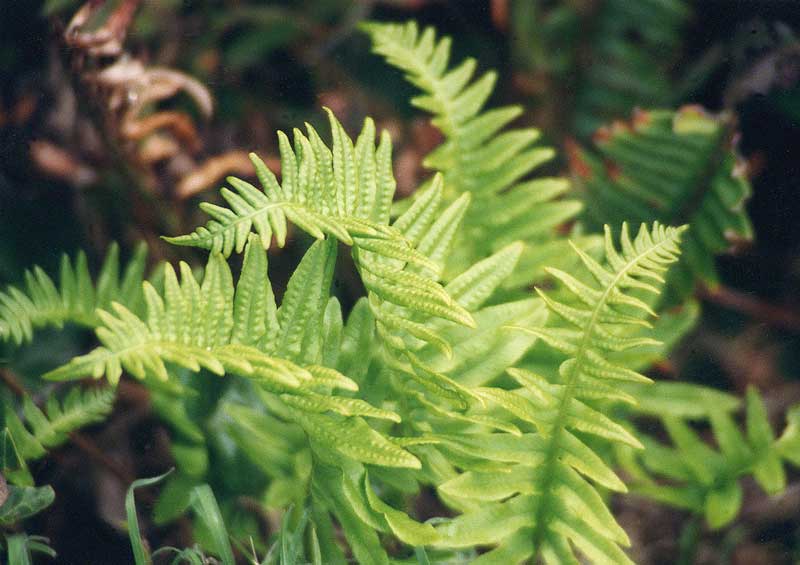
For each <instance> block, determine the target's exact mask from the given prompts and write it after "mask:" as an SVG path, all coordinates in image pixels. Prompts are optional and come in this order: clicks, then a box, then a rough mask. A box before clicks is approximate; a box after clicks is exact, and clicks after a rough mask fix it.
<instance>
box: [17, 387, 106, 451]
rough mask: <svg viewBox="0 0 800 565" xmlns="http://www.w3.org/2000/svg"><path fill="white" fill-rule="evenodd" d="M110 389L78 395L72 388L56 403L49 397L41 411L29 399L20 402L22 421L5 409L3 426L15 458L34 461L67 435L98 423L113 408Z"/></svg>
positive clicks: (59, 443)
mask: <svg viewBox="0 0 800 565" xmlns="http://www.w3.org/2000/svg"><path fill="white" fill-rule="evenodd" d="M114 398H115V391H114V389H113V388H101V389H89V390H86V391H83V392H82V391H81V390H80V389H79V388H72V389H71V390H70V391H69V393H68V394H67V396H66V397H64V399H63V400H62V401H61V402H59V401H58V400H57V399H56V398H55V397H50V398H49V399H48V401H47V405H46V406H45V409H44V411H42V410H41V409H39V408H38V407H37V406H36V405H35V404H34V403H33V401H32V400H31V399H30V397H28V396H25V397H24V398H23V400H22V415H23V418H24V422H25V423H23V420H22V419H20V417H19V416H17V414H16V413H15V412H14V410H13V409H12V408H11V407H10V406H6V407H5V426H6V429H7V430H8V431H9V433H10V434H11V438H12V439H13V442H14V446H15V448H16V450H17V453H18V455H19V457H20V458H21V459H22V460H24V461H30V460H34V459H38V458H40V457H42V456H44V454H45V453H46V451H47V450H48V449H52V448H54V447H58V446H59V445H61V444H62V443H64V442H65V441H67V439H68V436H69V434H70V433H71V432H74V431H75V430H78V429H79V428H82V427H83V426H86V425H88V424H93V423H95V422H100V421H102V420H104V419H105V417H106V416H108V414H109V413H110V412H111V409H112V407H113V405H114Z"/></svg>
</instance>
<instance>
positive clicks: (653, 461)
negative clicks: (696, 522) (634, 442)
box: [619, 388, 800, 529]
mask: <svg viewBox="0 0 800 565" xmlns="http://www.w3.org/2000/svg"><path fill="white" fill-rule="evenodd" d="M707 414H708V418H709V421H710V423H711V430H712V432H713V434H714V439H715V443H716V445H717V446H718V449H714V448H712V447H711V446H710V445H708V444H707V443H706V442H705V441H703V440H702V439H701V438H700V437H698V435H697V433H696V432H695V431H694V430H693V429H692V428H691V427H690V426H689V425H688V424H687V423H685V421H684V420H683V419H682V418H680V417H677V416H673V415H667V416H663V415H662V420H663V422H664V426H665V428H666V431H667V433H668V434H669V438H670V440H671V442H672V445H671V446H666V445H663V444H662V443H660V442H658V441H657V440H655V439H652V438H650V437H648V436H644V435H642V437H641V439H642V442H643V443H644V444H645V447H646V449H645V450H644V451H642V452H641V453H640V454H634V453H631V452H628V451H626V450H622V449H621V450H619V454H620V456H621V457H620V460H621V462H622V465H623V467H624V468H625V470H626V471H628V472H629V474H630V475H631V477H632V478H633V480H632V482H631V489H632V491H633V492H634V493H637V494H640V495H643V496H646V497H649V498H652V499H655V500H657V501H659V502H661V503H664V504H669V505H671V506H677V507H679V508H684V509H687V510H690V511H692V512H694V513H696V514H698V515H704V516H705V518H706V522H707V523H708V525H709V526H710V527H711V528H714V529H716V528H721V527H723V526H725V525H727V524H729V523H730V522H731V521H732V520H734V519H735V518H736V516H737V515H738V513H739V509H740V508H741V504H742V488H741V486H740V480H741V479H742V478H744V477H745V476H748V475H752V476H753V477H754V479H755V481H756V482H757V483H758V484H759V485H760V486H761V488H762V489H763V490H764V491H765V492H766V493H767V494H769V495H776V494H779V493H781V492H783V490H784V488H785V486H786V471H785V470H784V461H786V462H789V463H792V464H793V465H795V466H798V465H800V457H798V453H800V451H798V449H797V447H798V446H800V442H798V438H799V437H800V436H798V430H797V421H798V420H797V419H798V414H800V408H797V407H796V408H794V409H793V410H790V412H789V415H788V420H789V425H788V426H787V427H786V430H785V431H784V433H783V435H782V436H781V437H780V438H776V437H775V435H774V432H773V430H772V426H771V425H770V423H769V420H768V418H767V411H766V408H765V406H764V403H763V402H762V400H761V398H760V396H759V395H758V393H757V392H756V391H755V389H753V388H750V389H749V390H748V391H747V398H746V410H745V416H746V417H745V426H744V427H745V430H744V433H742V432H741V431H740V430H739V426H738V425H737V424H736V422H735V421H734V419H733V415H732V414H731V413H730V411H729V410H726V407H725V405H724V404H723V405H722V406H719V405H713V406H712V405H709V406H708V407H707Z"/></svg>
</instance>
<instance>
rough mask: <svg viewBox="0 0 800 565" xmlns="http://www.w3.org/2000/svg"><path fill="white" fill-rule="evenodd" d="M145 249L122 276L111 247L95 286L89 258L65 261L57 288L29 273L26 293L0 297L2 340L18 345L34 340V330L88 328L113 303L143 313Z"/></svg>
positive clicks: (39, 272) (81, 256) (41, 275)
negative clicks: (67, 326) (49, 327)
mask: <svg viewBox="0 0 800 565" xmlns="http://www.w3.org/2000/svg"><path fill="white" fill-rule="evenodd" d="M146 258H147V247H146V246H145V245H144V244H141V245H139V246H138V247H137V248H136V250H135V251H134V254H133V257H132V258H131V260H130V261H129V262H128V264H127V266H126V267H125V270H124V271H123V272H120V265H119V247H118V246H117V245H116V244H113V245H112V246H111V247H110V248H109V249H108V252H107V254H106V258H105V261H104V262H103V266H102V267H101V269H100V274H99V275H98V277H97V283H96V284H95V283H93V282H92V277H91V275H90V274H89V267H88V263H87V260H86V254H84V253H83V252H81V253H79V254H78V256H77V258H76V259H75V260H74V261H72V260H70V259H69V257H67V255H63V256H62V257H61V272H60V277H59V283H58V286H56V283H55V282H54V281H53V279H51V278H50V277H49V276H48V275H47V274H46V273H45V272H44V271H43V270H42V269H41V268H39V267H34V268H33V269H32V270H30V271H26V272H25V288H24V290H23V289H20V288H17V287H15V286H9V287H7V288H6V289H4V290H2V291H0V340H6V341H9V340H10V341H13V342H14V343H15V344H17V345H20V344H22V343H24V342H27V341H30V340H31V339H32V338H33V332H34V330H36V329H39V328H43V327H46V326H54V327H56V328H61V327H62V326H63V325H64V324H65V323H74V324H78V325H81V326H86V327H90V328H94V327H96V326H97V325H98V324H99V323H100V320H99V318H98V317H97V314H96V309H97V308H101V309H105V308H108V307H109V306H110V304H111V302H112V301H115V302H120V303H122V304H125V305H127V306H128V308H130V309H131V310H133V311H137V312H138V311H139V310H140V309H141V307H142V305H143V302H142V280H143V275H144V269H145V261H146Z"/></svg>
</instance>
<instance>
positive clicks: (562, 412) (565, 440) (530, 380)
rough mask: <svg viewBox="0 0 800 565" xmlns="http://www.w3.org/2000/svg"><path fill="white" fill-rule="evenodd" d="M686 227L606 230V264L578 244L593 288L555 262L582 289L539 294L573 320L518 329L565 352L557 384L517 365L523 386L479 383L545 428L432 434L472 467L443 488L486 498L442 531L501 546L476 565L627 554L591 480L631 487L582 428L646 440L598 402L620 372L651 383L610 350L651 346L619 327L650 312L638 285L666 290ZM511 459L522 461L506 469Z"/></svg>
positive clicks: (611, 397) (620, 439)
mask: <svg viewBox="0 0 800 565" xmlns="http://www.w3.org/2000/svg"><path fill="white" fill-rule="evenodd" d="M684 229H685V228H667V227H664V226H661V225H659V224H655V225H654V226H653V227H652V230H648V228H647V227H646V226H644V225H643V226H642V227H641V229H640V230H639V233H638V235H637V237H636V238H635V239H634V240H631V238H630V237H629V235H628V228H627V225H624V226H623V228H622V236H621V247H622V249H621V251H618V250H617V248H616V247H615V246H614V243H613V241H612V239H611V235H610V230H608V229H607V230H606V264H605V265H604V264H601V263H599V262H598V261H596V260H595V259H593V258H591V257H590V256H589V255H587V254H586V253H584V252H583V251H582V250H580V249H579V248H577V247H576V248H575V251H576V253H577V254H578V255H579V257H580V259H581V261H582V262H583V264H584V265H585V266H586V268H587V270H588V271H589V273H591V275H592V277H593V278H594V279H595V280H596V284H595V285H590V284H586V283H584V282H581V281H579V280H578V279H577V278H575V277H573V276H572V275H569V274H567V273H564V272H561V271H557V270H553V271H552V274H553V276H554V277H555V278H556V279H558V280H560V281H561V282H562V283H563V284H564V285H565V287H566V288H567V289H568V290H569V291H570V292H571V293H572V294H574V296H575V298H576V304H574V305H567V304H564V303H561V302H558V301H556V300H554V299H552V298H550V297H549V296H548V295H547V294H545V293H543V292H541V291H539V295H540V296H541V298H542V300H544V302H545V304H546V306H547V308H548V309H549V310H550V311H551V312H552V313H553V314H555V315H556V316H558V317H560V318H562V319H563V320H564V321H565V322H567V323H568V325H570V326H573V327H574V328H575V329H561V328H536V327H533V328H530V327H529V328H525V327H520V328H518V329H520V330H522V331H524V332H526V333H529V334H532V335H535V336H536V337H538V338H540V339H541V340H543V341H544V342H545V343H547V344H548V345H549V346H550V347H553V348H555V349H557V350H558V351H560V352H562V353H563V354H565V355H566V356H567V359H566V360H565V361H564V362H563V363H562V365H561V370H560V376H559V378H558V380H557V382H552V383H551V382H549V381H547V380H546V379H544V378H541V377H538V376H537V375H535V374H533V373H531V372H529V371H524V370H519V369H510V370H509V373H510V374H511V375H512V376H513V377H514V378H515V379H516V380H517V381H518V382H519V383H520V384H521V385H522V388H520V389H516V390H503V389H497V388H479V389H476V390H475V391H474V392H476V393H477V394H479V395H481V396H482V397H483V398H484V399H485V401H486V402H487V403H490V404H493V405H496V406H497V407H499V408H501V409H502V410H503V411H505V412H507V413H508V414H510V415H513V416H514V417H515V418H516V419H517V421H521V422H524V423H528V424H529V425H532V426H533V427H534V428H535V429H536V430H537V433H535V434H525V435H523V440H524V441H520V440H512V437H513V436H511V435H508V436H501V435H497V434H491V435H475V436H472V438H471V439H467V438H465V437H463V436H462V437H458V436H453V435H450V436H443V435H441V434H437V435H434V436H433V439H436V440H437V441H439V442H441V443H442V444H443V445H445V446H446V448H447V449H448V453H451V452H454V453H456V454H460V457H458V458H457V459H455V460H456V461H460V463H459V465H460V466H461V467H462V468H463V469H464V470H465V471H466V472H464V473H462V474H460V475H458V476H456V477H455V478H453V479H451V480H449V481H447V482H445V483H444V484H443V485H441V486H440V487H439V490H440V492H442V493H443V494H445V495H447V496H449V497H455V499H456V500H459V499H466V500H470V499H471V500H483V501H485V503H484V504H483V505H481V506H480V508H478V509H475V510H472V511H469V512H467V513H465V514H464V515H462V516H460V517H458V518H456V519H454V520H453V521H452V522H450V523H448V524H447V525H444V526H442V527H441V528H440V531H441V532H442V535H443V542H442V544H443V545H448V546H455V547H460V546H462V545H471V544H499V547H498V548H497V549H495V550H493V551H491V552H489V553H487V554H485V555H484V556H481V558H480V559H479V560H478V562H479V563H499V562H502V559H506V558H507V557H508V556H509V555H512V556H513V558H514V559H515V560H521V559H526V558H529V557H531V556H533V555H539V556H541V557H542V558H544V560H545V561H546V562H548V563H565V562H568V563H575V562H577V561H576V558H575V557H574V556H573V548H575V550H577V551H578V552H580V553H582V554H583V555H585V556H586V557H587V558H588V559H589V560H590V561H592V562H594V563H608V564H617V563H630V560H629V559H628V557H627V556H626V555H625V553H624V552H623V551H622V550H621V549H620V546H626V545H628V544H629V541H628V537H627V535H626V534H625V532H624V531H623V530H622V529H621V528H620V527H619V526H618V525H617V523H616V521H615V520H614V518H613V516H612V515H611V513H610V511H609V510H608V508H607V507H606V505H605V503H604V502H603V500H602V498H601V497H600V495H599V493H598V492H597V491H596V489H595V487H594V486H592V484H591V483H590V482H589V480H591V481H593V482H594V483H596V484H598V485H601V486H603V487H605V488H608V489H611V490H615V491H625V485H624V484H623V483H622V481H621V480H620V479H619V478H618V477H617V475H616V474H615V473H614V472H613V471H612V470H611V469H610V468H609V467H608V466H607V465H606V463H605V462H604V461H603V460H602V459H601V458H600V457H599V456H598V455H597V454H596V453H595V452H594V451H593V450H592V449H591V448H590V447H589V446H588V445H587V444H586V443H584V442H583V441H582V440H581V439H580V437H579V434H588V435H591V436H595V437H597V438H600V439H603V440H607V441H609V442H611V443H614V444H617V443H619V444H622V445H627V446H630V447H633V448H640V447H641V444H640V443H639V441H638V440H637V439H636V438H635V437H634V436H633V435H632V434H631V433H630V432H629V431H628V430H626V429H625V428H624V427H623V426H621V425H619V424H618V423H616V422H614V421H613V420H611V419H610V418H608V417H607V416H605V415H604V414H603V413H602V412H601V411H599V410H597V409H595V408H593V407H592V404H593V403H595V402H596V401H598V400H604V401H618V400H619V399H620V395H619V394H618V393H616V391H615V390H614V388H613V386H612V384H613V383H614V382H615V381H620V380H621V381H634V382H638V381H646V380H647V379H646V378H645V377H643V376H641V375H639V374H638V373H635V372H634V371H632V370H630V369H627V368H625V367H622V366H618V365H615V364H613V363H611V362H609V361H608V360H607V357H608V353H609V352H612V351H618V350H625V349H628V348H633V347H637V346H639V345H643V344H647V343H650V341H651V340H647V339H644V338H628V337H620V336H618V335H617V334H616V333H615V328H617V327H620V326H624V325H626V324H630V323H633V321H635V320H636V318H634V317H632V316H630V315H629V311H635V310H637V309H638V310H644V311H645V312H649V311H650V309H649V307H648V306H647V305H646V303H645V302H643V301H642V300H640V299H639V298H636V297H635V296H633V295H632V292H640V291H644V292H655V293H657V292H658V291H659V288H658V286H659V285H660V284H661V282H662V281H663V278H662V275H663V272H664V271H665V270H666V268H667V266H668V265H669V264H670V263H672V262H674V261H675V260H676V259H677V255H678V253H679V249H678V241H679V237H680V234H681V232H682V231H684ZM465 457H466V458H467V459H465ZM492 462H496V463H495V466H493V465H492V464H491V463H492ZM500 462H506V463H505V464H504V466H505V471H506V473H499V471H500V470H501V469H500V467H499V466H496V464H497V463H500ZM508 462H511V463H515V465H513V466H512V467H511V468H510V469H509V468H508ZM509 497H511V498H509ZM486 501H488V502H486Z"/></svg>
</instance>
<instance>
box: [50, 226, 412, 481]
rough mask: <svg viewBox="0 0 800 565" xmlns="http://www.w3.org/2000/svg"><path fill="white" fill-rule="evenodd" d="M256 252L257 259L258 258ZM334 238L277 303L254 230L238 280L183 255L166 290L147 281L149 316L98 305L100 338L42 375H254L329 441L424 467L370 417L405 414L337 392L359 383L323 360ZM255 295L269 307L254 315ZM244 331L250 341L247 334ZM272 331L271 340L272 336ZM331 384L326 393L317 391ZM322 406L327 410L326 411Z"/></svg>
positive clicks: (214, 261) (370, 459) (213, 264)
mask: <svg viewBox="0 0 800 565" xmlns="http://www.w3.org/2000/svg"><path fill="white" fill-rule="evenodd" d="M254 255H258V256H259V257H254ZM335 256H336V246H335V243H334V241H333V240H324V241H319V242H317V243H315V244H314V245H312V247H311V248H310V249H309V251H308V252H307V253H306V255H305V257H304V258H303V260H302V261H301V263H300V265H299V266H298V268H297V271H296V272H295V274H294V275H293V276H292V278H291V280H290V281H289V285H288V289H287V291H286V294H285V296H284V302H283V304H282V305H281V307H280V308H279V309H277V311H276V310H275V306H274V301H273V300H274V299H273V298H272V293H271V289H270V290H267V287H268V286H269V279H268V278H267V277H266V276H264V277H263V278H262V276H261V275H262V274H263V275H265V274H266V254H265V251H264V250H263V248H262V247H261V245H260V243H259V242H258V241H257V240H256V239H255V238H252V240H251V241H250V243H249V244H248V246H247V248H246V250H245V262H244V267H243V271H242V274H241V276H240V279H239V283H238V284H237V286H236V287H235V288H234V285H233V279H232V276H231V272H230V268H229V267H228V264H227V262H226V261H225V259H224V258H223V257H222V255H221V254H220V253H214V254H212V255H211V256H210V258H209V261H208V264H207V266H206V269H205V274H204V276H203V279H202V282H198V281H197V280H196V279H195V277H194V275H193V273H192V271H191V269H190V268H189V266H188V265H187V264H186V263H181V264H180V272H181V277H180V281H179V280H178V276H177V275H176V273H175V271H174V269H173V268H172V267H171V266H170V265H167V266H166V268H165V275H164V291H163V296H162V295H161V294H159V293H158V292H157V291H156V290H155V288H154V287H153V286H152V285H150V284H149V283H147V282H145V283H144V294H145V301H146V303H147V316H146V318H145V319H140V318H139V317H137V316H136V315H134V314H133V313H131V312H130V311H129V310H128V309H127V308H125V307H124V306H122V305H120V304H116V303H115V304H114V305H113V313H109V312H105V311H100V312H99V313H98V315H99V316H100V319H101V320H102V325H101V327H99V328H98V329H97V330H96V333H97V337H98V339H99V340H100V342H101V344H102V345H101V346H100V347H98V348H96V349H95V350H94V351H92V352H90V353H88V354H87V355H83V356H80V357H77V358H75V359H73V360H72V361H71V362H70V363H68V364H66V365H64V366H62V367H60V368H57V369H55V370H53V371H51V372H50V373H48V374H46V375H45V378H50V379H55V380H67V379H75V378H83V377H86V376H94V377H101V376H105V377H106V378H107V379H108V380H109V381H110V382H111V383H116V382H117V381H118V380H119V378H120V376H121V374H122V370H123V369H124V370H126V371H128V372H129V373H130V374H131V375H133V376H135V377H137V378H140V379H145V378H151V379H152V378H155V379H157V380H158V381H163V382H166V383H167V384H168V385H169V384H173V385H174V386H178V385H177V383H172V381H170V380H169V374H170V369H169V368H168V367H169V366H170V365H172V366H178V367H183V368H185V369H188V370H190V371H194V372H198V371H200V370H201V369H205V370H207V371H209V372H211V373H214V374H217V375H225V374H234V375H239V376H243V377H247V378H248V379H249V380H251V381H252V382H253V383H255V384H256V385H257V386H258V388H259V390H261V391H263V392H264V394H267V395H269V396H270V398H272V399H273V402H274V399H276V398H277V399H279V400H280V402H281V409H282V410H283V411H284V412H285V414H286V415H287V418H289V419H291V420H293V421H295V422H296V423H298V424H299V425H300V426H301V427H302V428H303V429H304V430H305V431H306V433H307V434H308V435H309V436H310V437H312V438H315V440H316V441H318V442H320V444H322V445H332V446H335V447H334V448H335V449H336V451H337V452H339V453H341V454H344V455H346V456H348V457H350V458H353V459H356V460H358V461H363V462H366V463H370V464H375V465H386V466H400V467H418V466H419V461H418V460H417V459H416V458H415V457H414V456H413V455H411V454H410V453H408V452H407V451H405V450H403V449H402V448H400V447H398V446H397V445H396V444H394V443H392V442H391V440H389V439H387V438H385V437H384V436H383V435H382V434H379V433H378V432H375V431H374V430H373V429H372V428H370V427H369V426H368V425H367V423H366V422H364V420H363V417H369V418H379V419H388V420H393V421H397V420H398V418H399V417H398V415H397V414H395V413H393V412H390V411H388V410H382V409H379V408H375V407H372V406H370V405H369V404H367V403H366V402H364V401H362V400H359V399H352V398H343V397H337V396H330V395H329V394H330V391H331V389H332V388H344V389H349V390H353V389H356V390H357V388H358V387H357V385H356V383H354V382H353V381H352V380H350V379H348V378H347V377H346V376H344V375H342V374H340V373H339V372H338V371H336V370H334V369H331V368H328V367H323V366H320V365H318V364H316V363H317V362H319V361H320V360H321V355H322V348H321V345H322V344H321V339H322V336H321V332H320V328H321V327H322V315H323V313H324V311H325V308H324V306H323V305H324V304H327V302H328V293H329V286H330V281H331V276H332V271H333V264H334V262H335ZM254 303H260V304H262V305H263V306H264V310H263V312H262V313H258V312H256V313H254V312H252V311H251V309H250V307H249V306H247V305H251V304H254ZM242 337H244V338H245V342H249V344H246V343H242V342H241V341H240V340H241V339H242ZM267 337H269V338H270V339H269V340H268V341H267V340H265V338H267ZM320 391H325V394H320ZM323 413H324V415H323Z"/></svg>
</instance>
